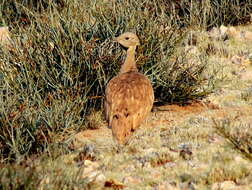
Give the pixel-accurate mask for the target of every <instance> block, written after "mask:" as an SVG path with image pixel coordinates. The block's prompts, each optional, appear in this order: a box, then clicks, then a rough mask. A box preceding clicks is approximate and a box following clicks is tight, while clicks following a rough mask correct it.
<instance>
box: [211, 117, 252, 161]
mask: <svg viewBox="0 0 252 190" xmlns="http://www.w3.org/2000/svg"><path fill="white" fill-rule="evenodd" d="M213 121H214V128H215V129H216V130H217V132H218V134H219V135H221V136H223V137H224V138H225V139H226V140H227V141H228V142H229V143H231V145H232V146H233V147H234V148H235V149H236V150H237V151H238V152H240V153H241V154H242V155H244V156H245V157H246V158H247V159H249V160H252V133H251V132H252V130H251V128H252V126H251V124H249V123H247V124H237V125H233V124H232V120H231V119H225V120H221V121H216V120H213Z"/></svg>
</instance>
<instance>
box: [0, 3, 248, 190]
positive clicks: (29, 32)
mask: <svg viewBox="0 0 252 190" xmlns="http://www.w3.org/2000/svg"><path fill="white" fill-rule="evenodd" d="M251 9H252V3H251V1H250V0H247V1H246V0H244V1H242V0H240V1H235V2H234V1H231V0H225V1H220V0H211V1H210V0H209V1H202V2H201V1H191V2H190V3H188V1H183V0H181V1H180V0H174V1H169V3H168V1H162V0H158V1H154V2H152V1H142V0H137V1H131V0H127V1H105V0H104V1H98V2H97V1H85V3H84V2H83V1H81V0H73V1H68V0H51V1H49V0H48V1H46V0H40V1H32V0H28V1H24V0H3V1H2V2H1V3H0V11H1V14H0V25H2V26H6V25H8V26H9V29H10V33H11V39H12V42H11V44H12V45H10V46H8V47H7V48H6V47H4V46H2V47H1V48H0V51H1V52H0V86H1V87H0V90H1V93H0V189H103V188H108V189H109V188H110V189H158V190H161V189H212V190H217V189H228V188H229V189H232V188H234V189H245V190H246V189H248V190H249V189H251V188H252V184H251V181H252V174H251V171H252V144H251V142H252V134H251V131H252V130H251V121H252V117H251V115H252V109H251V106H252V90H251V86H252V77H251V76H252V66H251V58H252V54H251V53H252V46H251V44H252V43H251V41H249V40H248V39H245V37H243V36H246V35H244V33H242V34H243V35H241V36H239V35H233V33H232V35H231V34H229V33H225V35H222V34H217V35H215V34H214V32H213V31H212V32H211V33H210V32H207V31H206V30H210V29H212V27H213V26H219V25H220V24H225V25H229V24H230V25H240V24H244V23H248V21H249V19H250V15H249V13H251ZM157 15H158V16H157ZM237 28H238V29H239V30H244V31H247V32H252V27H251V25H245V26H238V27H237ZM124 31H135V32H136V33H137V34H138V36H139V37H140V39H141V46H140V47H139V48H138V50H137V52H138V54H137V64H138V66H139V68H140V70H141V71H142V72H144V73H145V74H146V75H148V77H149V78H150V79H151V81H152V82H153V85H154V88H155V96H156V101H157V102H158V103H161V104H164V103H167V102H169V103H179V105H180V106H179V105H169V106H161V107H155V109H154V111H153V113H152V115H151V116H150V118H149V120H148V121H147V122H146V124H145V125H144V126H143V127H142V129H140V130H139V131H138V132H137V133H136V134H135V135H134V138H132V140H131V142H130V144H129V145H128V146H126V147H125V148H124V149H122V150H118V149H117V147H115V146H114V142H113V141H112V137H111V131H110V130H109V129H107V128H106V127H105V125H106V124H105V123H104V119H103V116H102V104H103V95H104V89H105V85H106V84H107V82H108V81H109V80H110V79H111V78H112V77H113V76H115V74H116V73H117V72H118V70H119V67H120V64H119V63H120V62H122V59H123V52H122V51H121V48H118V46H117V45H116V44H115V43H113V42H112V38H113V37H114V36H117V35H118V34H121V33H123V32H124ZM191 102H194V103H192V104H189V103H191ZM195 102H198V103H195ZM199 102H200V103H199ZM181 104H182V105H185V104H186V106H181ZM188 104H189V105H188Z"/></svg>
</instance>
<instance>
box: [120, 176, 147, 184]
mask: <svg viewBox="0 0 252 190" xmlns="http://www.w3.org/2000/svg"><path fill="white" fill-rule="evenodd" d="M142 182H143V180H142V179H141V178H140V177H132V176H128V177H125V178H124V179H123V183H124V184H126V185H127V184H134V185H136V184H140V183H142Z"/></svg>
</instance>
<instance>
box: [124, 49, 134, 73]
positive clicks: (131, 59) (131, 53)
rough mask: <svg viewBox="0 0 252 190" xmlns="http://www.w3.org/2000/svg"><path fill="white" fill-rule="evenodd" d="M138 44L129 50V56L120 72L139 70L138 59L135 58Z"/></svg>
mask: <svg viewBox="0 0 252 190" xmlns="http://www.w3.org/2000/svg"><path fill="white" fill-rule="evenodd" d="M135 51H136V46H131V47H129V48H128V50H127V56H126V59H125V62H124V64H123V65H122V67H121V70H120V74H122V73H127V72H130V71H137V66H136V60H135Z"/></svg>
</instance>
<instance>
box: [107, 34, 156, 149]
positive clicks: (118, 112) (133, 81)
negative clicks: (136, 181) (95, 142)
mask: <svg viewBox="0 0 252 190" xmlns="http://www.w3.org/2000/svg"><path fill="white" fill-rule="evenodd" d="M123 40H126V41H127V42H128V43H124V41H123ZM130 40H131V41H130ZM117 41H118V42H119V43H120V44H122V45H124V46H126V47H127V48H128V50H127V57H126V61H125V63H124V64H123V66H122V68H121V71H120V73H119V74H118V75H117V76H116V77H114V78H113V79H111V80H110V81H109V83H108V85H107V88H106V92H105V115H106V119H107V121H108V124H109V126H111V128H112V134H113V137H114V138H115V139H116V141H117V142H118V143H119V144H125V143H126V142H127V141H128V139H129V137H130V136H131V135H132V133H133V132H134V131H135V129H137V128H138V127H139V126H140V125H141V123H142V122H143V121H144V120H145V119H146V117H147V116H148V114H149V113H150V111H151V109H152V106H153V102H154V93H153V88H152V85H151V82H150V80H149V79H148V78H147V77H146V76H144V75H143V74H141V73H139V72H138V71H137V68H136V64H135V57H134V54H135V49H136V45H138V44H139V40H138V38H137V36H136V35H135V34H133V33H124V34H122V35H121V36H119V37H118V38H117ZM125 44H126V45H125Z"/></svg>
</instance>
